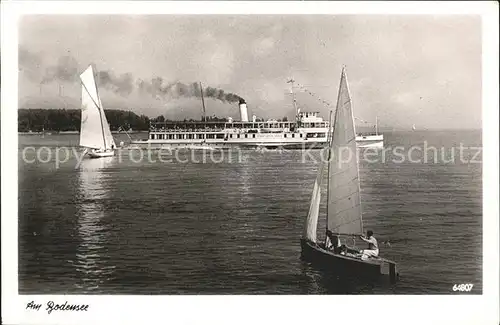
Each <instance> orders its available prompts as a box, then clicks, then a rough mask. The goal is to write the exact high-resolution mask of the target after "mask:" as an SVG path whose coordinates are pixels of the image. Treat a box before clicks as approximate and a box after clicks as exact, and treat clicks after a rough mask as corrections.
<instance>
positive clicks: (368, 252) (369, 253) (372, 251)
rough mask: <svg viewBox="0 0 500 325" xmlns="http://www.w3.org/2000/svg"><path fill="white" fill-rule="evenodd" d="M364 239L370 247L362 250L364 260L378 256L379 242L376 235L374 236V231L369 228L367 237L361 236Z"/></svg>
mask: <svg viewBox="0 0 500 325" xmlns="http://www.w3.org/2000/svg"><path fill="white" fill-rule="evenodd" d="M359 238H361V239H362V240H363V241H365V242H367V243H368V249H363V250H361V251H360V253H361V254H363V255H362V256H361V259H362V260H366V259H367V258H368V257H377V256H378V243H377V240H376V239H375V237H373V231H371V230H368V231H367V232H366V237H364V236H359Z"/></svg>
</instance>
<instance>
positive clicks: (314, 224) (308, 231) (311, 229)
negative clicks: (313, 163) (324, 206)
mask: <svg viewBox="0 0 500 325" xmlns="http://www.w3.org/2000/svg"><path fill="white" fill-rule="evenodd" d="M324 166H325V164H324V163H323V162H321V163H320V165H319V168H318V176H317V177H316V181H315V182H314V189H313V194H312V197H311V204H310V206H309V213H308V214H307V219H306V226H305V227H304V234H303V236H304V238H307V239H308V240H310V241H312V242H316V233H317V229H318V216H319V205H320V201H321V183H322V180H323V169H324Z"/></svg>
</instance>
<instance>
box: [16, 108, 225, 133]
mask: <svg viewBox="0 0 500 325" xmlns="http://www.w3.org/2000/svg"><path fill="white" fill-rule="evenodd" d="M105 114H106V119H107V120H108V123H109V127H110V129H111V131H120V130H126V131H128V130H133V131H147V130H149V125H150V122H173V121H172V120H169V119H166V118H165V117H164V116H163V115H160V116H158V117H155V118H149V117H147V116H146V115H142V114H141V115H137V114H136V113H134V112H132V111H125V110H116V109H109V110H105ZM204 120H205V121H206V122H227V119H226V118H220V117H217V116H207V117H205V119H204ZM80 121H81V110H79V109H25V108H22V109H19V111H18V132H43V131H55V132H61V131H63V132H64V131H73V132H78V131H80ZM193 121H194V120H193V119H189V120H187V119H185V120H184V122H193Z"/></svg>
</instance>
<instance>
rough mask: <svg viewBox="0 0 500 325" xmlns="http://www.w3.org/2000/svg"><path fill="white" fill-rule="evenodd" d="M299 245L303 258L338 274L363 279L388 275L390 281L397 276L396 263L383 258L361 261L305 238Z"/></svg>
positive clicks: (394, 279) (394, 280)
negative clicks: (324, 247) (326, 248)
mask: <svg viewBox="0 0 500 325" xmlns="http://www.w3.org/2000/svg"><path fill="white" fill-rule="evenodd" d="M300 245H301V248H302V253H301V257H302V259H303V260H305V261H307V262H310V263H311V264H313V265H314V266H318V267H320V268H325V269H327V270H328V271H329V272H332V273H334V274H337V275H340V276H345V277H356V278H364V279H377V278H380V277H388V278H389V280H390V281H391V282H392V283H394V282H396V281H397V279H398V277H399V274H398V272H397V268H396V263H395V262H393V261H390V260H387V259H384V258H370V259H368V260H366V261H362V260H361V259H359V258H354V257H349V256H344V255H340V254H335V253H333V252H331V251H328V250H325V249H323V248H322V247H320V246H319V245H318V244H316V243H313V242H311V241H309V240H305V239H301V240H300Z"/></svg>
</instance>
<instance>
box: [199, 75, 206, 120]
mask: <svg viewBox="0 0 500 325" xmlns="http://www.w3.org/2000/svg"><path fill="white" fill-rule="evenodd" d="M200 92H201V105H202V109H203V115H202V116H201V120H202V121H203V122H205V116H206V115H205V114H206V111H205V99H204V98H203V86H202V85H201V81H200Z"/></svg>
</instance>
